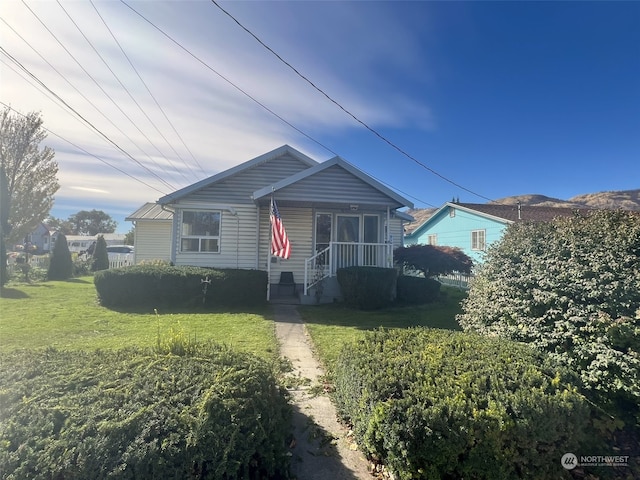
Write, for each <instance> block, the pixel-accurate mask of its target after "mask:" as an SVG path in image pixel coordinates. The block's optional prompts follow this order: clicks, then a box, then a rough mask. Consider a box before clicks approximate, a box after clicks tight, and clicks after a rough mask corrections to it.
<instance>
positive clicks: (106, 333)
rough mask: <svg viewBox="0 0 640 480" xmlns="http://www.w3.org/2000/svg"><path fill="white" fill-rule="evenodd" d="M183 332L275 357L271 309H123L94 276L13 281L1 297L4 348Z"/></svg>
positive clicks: (87, 345)
mask: <svg viewBox="0 0 640 480" xmlns="http://www.w3.org/2000/svg"><path fill="white" fill-rule="evenodd" d="M180 333H182V334H183V335H184V336H186V337H190V338H191V339H194V338H195V340H197V341H205V340H213V341H215V342H217V343H223V344H225V345H227V346H230V347H232V348H234V349H235V350H238V351H242V352H249V353H254V354H256V355H258V356H259V357H262V358H265V359H269V360H271V359H275V358H277V355H278V347H277V343H276V338H275V329H274V325H273V322H272V321H271V319H270V318H269V316H268V309H267V308H265V309H264V310H263V311H255V312H252V313H247V312H240V311H237V312H228V311H221V312H218V313H211V312H196V313H184V312H167V311H162V310H160V311H158V312H157V314H156V313H155V312H154V311H153V310H151V311H131V312H122V311H115V310H110V309H107V308H105V307H102V306H100V305H99V304H98V301H97V297H96V290H95V287H94V285H93V278H92V277H81V278H76V279H72V280H68V281H51V282H43V283H33V284H10V285H9V286H5V287H4V288H3V289H2V297H0V352H8V351H13V350H16V349H27V348H29V349H31V348H43V347H55V348H57V349H63V350H97V349H119V348H124V347H134V346H136V347H152V346H155V345H156V344H157V341H158V334H160V337H161V338H163V339H164V338H166V337H168V336H171V335H176V334H180Z"/></svg>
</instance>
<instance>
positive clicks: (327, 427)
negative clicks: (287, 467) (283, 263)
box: [273, 305, 373, 480]
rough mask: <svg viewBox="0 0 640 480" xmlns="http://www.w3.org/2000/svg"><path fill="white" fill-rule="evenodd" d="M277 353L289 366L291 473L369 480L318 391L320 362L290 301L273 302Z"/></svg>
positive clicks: (305, 479)
mask: <svg viewBox="0 0 640 480" xmlns="http://www.w3.org/2000/svg"><path fill="white" fill-rule="evenodd" d="M273 308H274V313H275V315H274V316H275V324H276V336H277V337H278V341H279V343H280V355H281V356H283V357H286V358H288V359H289V360H290V361H291V364H292V366H293V372H291V373H290V374H289V383H290V384H292V385H293V386H292V387H291V388H290V390H289V391H290V393H291V403H292V405H293V427H294V441H293V442H292V448H291V453H292V455H293V456H292V460H291V473H292V474H293V476H294V478H295V479H297V480H316V479H318V480H326V479H331V480H360V479H361V480H371V479H372V478H373V477H372V476H371V475H370V474H369V473H368V471H367V461H366V459H365V458H364V455H363V454H362V453H361V452H360V451H358V450H357V449H356V445H355V444H354V443H353V439H352V438H351V436H350V435H349V432H348V431H347V429H346V428H345V427H344V426H343V425H341V424H340V423H339V422H338V420H337V415H336V409H335V407H334V406H333V404H332V403H331V400H330V399H329V396H328V394H327V393H325V392H324V390H323V376H324V372H323V371H322V369H321V367H320V364H319V363H318V361H317V360H316V358H315V357H314V355H313V350H312V344H311V339H310V338H309V335H308V334H307V330H306V328H305V326H304V324H303V323H302V319H301V318H300V315H299V314H298V311H297V310H296V307H295V305H273Z"/></svg>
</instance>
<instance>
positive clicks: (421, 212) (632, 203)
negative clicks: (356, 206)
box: [405, 189, 640, 233]
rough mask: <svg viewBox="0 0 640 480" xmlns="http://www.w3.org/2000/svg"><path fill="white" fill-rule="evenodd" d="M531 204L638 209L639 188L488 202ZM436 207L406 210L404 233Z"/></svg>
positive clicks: (533, 196) (528, 196) (639, 208)
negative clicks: (412, 220)
mask: <svg viewBox="0 0 640 480" xmlns="http://www.w3.org/2000/svg"><path fill="white" fill-rule="evenodd" d="M518 202H520V205H533V206H536V207H564V208H599V209H607V210H616V209H618V208H620V209H622V210H636V211H640V189H638V190H621V191H616V192H599V193H584V194H582V195H576V196H575V197H572V198H570V199H569V200H561V199H560V198H553V197H547V196H546V195H539V194H529V195H514V196H513V197H504V198H501V199H499V200H494V201H493V202H489V203H499V204H502V205H517V203H518ZM436 210H437V208H412V209H409V210H407V211H406V212H405V213H408V214H409V215H411V216H412V217H413V218H415V221H414V222H411V223H409V224H407V225H405V233H411V232H412V231H413V230H415V229H416V228H418V227H419V226H420V225H422V224H423V223H424V221H425V220H427V219H428V218H429V217H430V216H431V215H433V213H434V212H435V211H436Z"/></svg>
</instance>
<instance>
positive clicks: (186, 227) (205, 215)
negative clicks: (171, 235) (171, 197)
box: [180, 210, 220, 253]
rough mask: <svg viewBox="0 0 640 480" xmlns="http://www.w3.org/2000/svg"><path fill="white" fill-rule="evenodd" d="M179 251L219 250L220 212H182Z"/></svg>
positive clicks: (215, 251)
mask: <svg viewBox="0 0 640 480" xmlns="http://www.w3.org/2000/svg"><path fill="white" fill-rule="evenodd" d="M180 232H181V234H182V235H181V238H180V251H182V252H214V253H217V252H219V251H220V212H218V211H212V210H211V211H209V210H185V211H183V212H182V229H181V231H180Z"/></svg>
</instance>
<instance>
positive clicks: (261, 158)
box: [158, 145, 318, 204]
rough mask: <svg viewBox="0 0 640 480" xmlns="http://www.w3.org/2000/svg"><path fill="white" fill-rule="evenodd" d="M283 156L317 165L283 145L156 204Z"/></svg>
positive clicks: (190, 186) (185, 188) (293, 149)
mask: <svg viewBox="0 0 640 480" xmlns="http://www.w3.org/2000/svg"><path fill="white" fill-rule="evenodd" d="M285 154H289V155H291V156H292V157H294V158H296V159H297V160H299V161H300V162H301V163H302V164H304V165H307V166H308V167H313V166H315V165H318V162H316V161H315V160H314V159H312V158H311V157H308V156H307V155H305V154H304V153H302V152H300V151H298V150H296V149H295V148H293V147H291V146H289V145H283V146H281V147H279V148H276V149H275V150H272V151H270V152H267V153H264V154H262V155H260V156H259V157H256V158H254V159H252V160H249V161H247V162H244V163H241V164H240V165H236V166H235V167H232V168H230V169H228V170H225V171H223V172H220V173H218V174H216V175H213V176H212V177H209V178H205V179H204V180H200V181H199V182H196V183H194V184H192V185H189V186H187V187H184V188H182V189H180V190H177V191H175V192H173V193H170V194H169V195H165V196H164V197H162V198H160V199H159V200H158V203H160V204H167V203H171V202H175V201H177V200H180V199H181V198H183V197H185V196H187V195H189V194H191V193H193V192H196V191H198V190H200V189H201V188H204V187H208V186H209V185H211V184H214V183H216V182H219V181H221V180H223V179H225V178H229V177H231V176H232V175H235V174H237V173H239V172H242V171H243V170H247V169H249V168H252V167H255V166H256V165H259V164H261V163H264V162H268V161H269V160H272V159H274V158H277V157H281V156H283V155H285Z"/></svg>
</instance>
